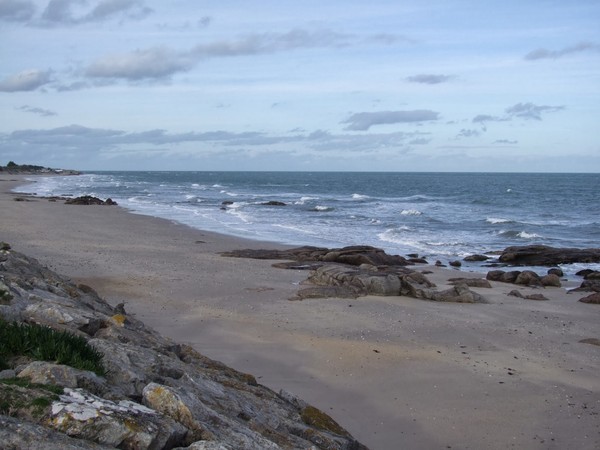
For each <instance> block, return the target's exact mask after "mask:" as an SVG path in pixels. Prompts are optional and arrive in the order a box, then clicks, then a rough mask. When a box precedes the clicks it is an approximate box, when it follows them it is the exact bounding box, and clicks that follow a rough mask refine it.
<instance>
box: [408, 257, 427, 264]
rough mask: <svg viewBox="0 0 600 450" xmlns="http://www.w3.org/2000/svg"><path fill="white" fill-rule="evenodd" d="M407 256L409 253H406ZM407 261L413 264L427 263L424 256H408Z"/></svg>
mask: <svg viewBox="0 0 600 450" xmlns="http://www.w3.org/2000/svg"><path fill="white" fill-rule="evenodd" d="M406 256H409V255H406ZM408 262H411V263H414V264H429V263H428V262H427V260H426V259H425V258H408Z"/></svg>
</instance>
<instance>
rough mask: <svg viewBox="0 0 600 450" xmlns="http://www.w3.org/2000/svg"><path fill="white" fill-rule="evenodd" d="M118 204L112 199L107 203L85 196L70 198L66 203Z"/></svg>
mask: <svg viewBox="0 0 600 450" xmlns="http://www.w3.org/2000/svg"><path fill="white" fill-rule="evenodd" d="M116 204H117V202H115V201H113V200H111V199H110V198H109V199H107V200H106V201H103V200H100V199H99V198H98V197H93V196H91V195H83V196H81V197H76V198H70V199H67V200H66V201H65V205H116Z"/></svg>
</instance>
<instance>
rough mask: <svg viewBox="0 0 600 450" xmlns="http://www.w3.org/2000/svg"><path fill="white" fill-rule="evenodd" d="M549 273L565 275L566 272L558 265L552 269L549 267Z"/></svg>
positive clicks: (559, 275)
mask: <svg viewBox="0 0 600 450" xmlns="http://www.w3.org/2000/svg"><path fill="white" fill-rule="evenodd" d="M548 275H556V276H557V277H563V276H564V275H565V274H564V272H563V271H562V269H559V268H558V267H553V268H552V269H548Z"/></svg>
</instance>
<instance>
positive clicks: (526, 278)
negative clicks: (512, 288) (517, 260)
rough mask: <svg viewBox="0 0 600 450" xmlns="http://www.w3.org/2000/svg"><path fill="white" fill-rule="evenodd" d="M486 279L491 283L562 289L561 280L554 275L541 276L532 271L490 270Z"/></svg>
mask: <svg viewBox="0 0 600 450" xmlns="http://www.w3.org/2000/svg"><path fill="white" fill-rule="evenodd" d="M486 279H487V280H490V281H500V282H502V283H513V284H518V285H521V286H538V287H561V282H560V278H559V276H558V275H556V274H554V273H549V274H547V275H543V276H540V275H538V274H537V273H535V272H533V271H531V270H524V271H519V270H513V271H510V272H505V271H504V270H490V271H489V272H488V273H487V275H486Z"/></svg>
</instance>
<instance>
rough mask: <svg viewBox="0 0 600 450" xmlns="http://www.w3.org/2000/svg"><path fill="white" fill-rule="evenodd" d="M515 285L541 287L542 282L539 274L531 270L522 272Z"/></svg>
mask: <svg viewBox="0 0 600 450" xmlns="http://www.w3.org/2000/svg"><path fill="white" fill-rule="evenodd" d="M514 283H515V284H520V285H523V286H541V285H542V281H541V280H540V277H539V275H538V274H537V273H535V272H533V271H531V270H524V271H523V272H521V273H520V274H519V275H518V276H517V278H516V279H515V281H514Z"/></svg>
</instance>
